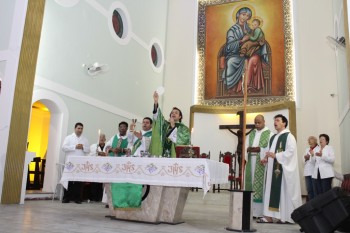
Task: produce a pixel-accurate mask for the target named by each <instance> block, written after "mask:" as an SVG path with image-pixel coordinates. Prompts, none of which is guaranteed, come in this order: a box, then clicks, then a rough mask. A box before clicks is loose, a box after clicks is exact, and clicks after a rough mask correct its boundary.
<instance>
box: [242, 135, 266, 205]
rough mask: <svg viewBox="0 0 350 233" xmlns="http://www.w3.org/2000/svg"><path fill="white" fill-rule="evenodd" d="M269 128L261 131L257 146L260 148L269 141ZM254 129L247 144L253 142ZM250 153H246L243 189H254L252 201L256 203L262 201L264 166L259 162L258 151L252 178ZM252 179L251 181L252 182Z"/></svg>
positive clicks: (250, 144) (264, 146)
mask: <svg viewBox="0 0 350 233" xmlns="http://www.w3.org/2000/svg"><path fill="white" fill-rule="evenodd" d="M270 133H271V131H270V130H265V131H264V132H262V133H261V135H260V139H259V147H260V149H262V148H266V147H267V146H268V143H269V138H270ZM255 134H256V130H253V131H252V132H251V133H250V134H249V146H250V147H251V146H252V145H253V142H254V138H255ZM251 156H252V154H251V153H248V161H247V165H246V173H245V190H252V191H254V194H253V201H254V202H256V203H262V201H263V191H264V185H263V183H264V172H265V166H264V165H262V164H261V163H260V153H257V154H256V163H255V171H254V179H252V172H251V171H252V159H251ZM252 180H253V182H252Z"/></svg>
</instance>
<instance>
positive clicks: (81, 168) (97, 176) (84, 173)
mask: <svg viewBox="0 0 350 233" xmlns="http://www.w3.org/2000/svg"><path fill="white" fill-rule="evenodd" d="M228 170H229V169H228V165H227V164H225V163H220V162H217V161H213V160H209V159H201V158H195V159H191V158H139V157H137V158H136V157H93V156H91V157H90V156H69V157H68V158H67V159H66V163H65V168H64V171H63V174H62V178H61V181H60V182H61V184H62V185H63V186H64V187H65V188H67V187H68V181H85V182H99V183H125V182H128V183H134V184H148V185H158V186H172V187H198V188H202V189H203V191H204V194H205V193H206V192H208V191H209V189H210V187H211V185H213V184H225V183H228V180H227V177H228Z"/></svg>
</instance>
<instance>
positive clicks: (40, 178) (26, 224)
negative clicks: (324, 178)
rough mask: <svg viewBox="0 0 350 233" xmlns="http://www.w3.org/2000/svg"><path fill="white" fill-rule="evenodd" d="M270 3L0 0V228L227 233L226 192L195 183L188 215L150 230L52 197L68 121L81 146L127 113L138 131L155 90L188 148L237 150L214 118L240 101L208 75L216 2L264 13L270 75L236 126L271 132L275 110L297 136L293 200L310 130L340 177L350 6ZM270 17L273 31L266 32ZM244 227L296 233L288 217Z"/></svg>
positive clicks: (345, 147)
mask: <svg viewBox="0 0 350 233" xmlns="http://www.w3.org/2000/svg"><path fill="white" fill-rule="evenodd" d="M269 1H273V2H274V4H271V5H273V6H270V10H271V8H272V7H276V9H280V14H281V15H282V16H281V17H282V18H281V19H280V21H279V22H277V21H278V19H277V20H274V19H273V17H272V18H271V15H273V14H272V13H271V12H269V7H267V6H263V5H264V4H265V3H262V2H263V1H262V0H227V1H226V0H147V1H142V0H103V1H102V0H26V1H22V0H13V1H3V2H1V3H0V9H6V14H1V16H0V25H1V27H0V28H1V31H2V33H1V34H0V106H1V112H0V116H1V117H0V197H1V198H0V200H1V201H0V203H1V204H0V207H1V208H0V216H1V218H0V219H2V220H0V222H1V223H2V225H4V224H5V225H6V227H5V228H4V229H3V230H0V231H1V232H63V231H66V232H111V231H112V230H113V229H117V228H118V232H151V231H152V232H179V231H183V232H226V229H225V227H226V226H227V222H228V217H227V216H228V214H229V213H228V212H229V210H228V207H227V206H228V205H229V193H228V192H227V191H226V192H225V191H222V192H220V193H218V192H216V193H213V192H212V190H210V191H209V192H208V193H207V194H206V195H205V196H204V197H203V191H202V190H199V191H198V192H196V191H194V192H192V191H190V192H189V196H188V198H187V202H186V205H185V209H184V212H183V216H182V217H183V219H184V222H185V223H183V224H178V225H166V224H160V225H152V224H144V223H137V224H134V223H130V222H127V221H110V220H109V219H108V218H105V215H106V213H107V212H106V209H105V208H104V205H103V204H101V203H83V205H80V206H77V205H72V204H71V205H62V204H61V202H60V198H61V196H60V195H62V187H61V186H60V185H59V180H60V178H61V177H60V176H61V173H62V167H61V166H60V165H59V164H64V163H65V154H64V152H63V151H62V149H61V147H62V143H63V140H64V138H65V137H66V136H67V135H68V134H71V133H72V132H73V131H74V124H75V123H76V122H82V123H83V124H84V131H83V135H84V136H85V137H86V138H88V140H89V142H90V143H91V144H92V143H96V142H98V140H99V136H100V134H101V132H103V133H104V134H105V135H106V137H107V138H110V137H112V136H113V135H114V134H115V133H116V132H117V130H118V124H119V122H121V121H125V122H128V123H130V122H131V119H137V127H138V128H139V129H140V128H141V122H142V119H143V118H144V117H146V116H148V117H152V110H153V97H152V96H153V93H154V92H155V91H157V92H158V93H159V94H160V98H159V106H160V108H161V109H162V112H164V113H168V112H170V111H171V110H172V108H173V107H175V106H176V107H178V108H180V109H181V110H182V113H183V123H184V124H185V125H187V126H188V127H189V128H190V131H191V145H193V146H196V147H199V148H200V152H201V153H210V159H211V160H215V161H219V155H220V154H221V153H222V152H226V151H230V152H232V153H235V152H236V150H237V148H238V144H239V138H238V136H237V135H235V133H232V130H227V129H228V128H225V125H226V126H227V125H240V124H241V122H240V121H241V119H240V116H239V115H238V114H237V112H239V111H242V109H243V107H244V106H243V105H244V103H243V96H242V95H241V96H238V97H237V96H234V95H236V94H235V93H233V92H229V91H228V92H225V87H224V85H225V83H220V84H219V82H220V81H221V75H222V72H225V71H222V70H221V71H220V70H219V68H220V69H221V63H220V58H218V56H219V55H218V54H220V53H221V52H222V51H219V49H220V46H221V45H222V44H225V42H226V31H227V29H228V27H227V26H222V25H221V24H219V25H221V28H222V30H223V31H224V33H221V34H216V33H217V32H218V31H217V30H218V29H217V28H220V27H217V26H214V27H212V28H210V25H212V24H214V25H215V24H218V22H220V21H215V17H213V18H209V16H210V14H211V13H212V12H211V10H213V9H214V8H215V7H216V8H217V9H216V10H217V11H218V12H220V11H219V10H220V7H221V8H224V7H226V8H225V9H228V8H230V7H231V6H232V7H231V8H234V9H236V8H237V9H238V8H239V7H242V6H243V5H244V6H248V7H250V8H252V9H254V10H253V14H256V15H258V16H260V17H262V18H264V17H265V18H264V19H265V20H264V22H263V23H261V25H260V26H261V28H262V29H263V31H264V33H265V39H266V41H268V42H269V47H268V51H270V52H269V57H268V58H269V60H270V61H271V63H270V66H271V67H270V68H269V69H266V70H264V71H263V72H264V75H266V74H268V75H269V76H270V77H272V78H271V80H270V81H268V80H267V81H266V80H264V84H263V86H264V88H263V90H261V92H259V91H258V92H256V93H254V91H256V90H253V91H252V92H250V91H248V94H247V95H248V96H247V99H248V103H247V114H246V124H247V125H249V124H250V125H251V124H254V117H255V116H256V115H257V114H263V115H264V117H265V120H266V126H267V127H268V128H270V129H271V130H272V131H273V130H274V121H273V118H274V116H275V115H277V114H283V115H285V116H287V118H288V120H289V129H290V131H291V132H292V133H293V135H294V136H295V138H296V141H297V154H298V165H299V176H300V177H299V179H300V185H301V194H302V196H303V200H304V201H305V197H306V196H307V191H306V187H305V182H304V178H303V167H304V158H303V155H304V154H303V153H304V151H305V148H306V147H307V146H308V142H307V140H308V138H309V136H316V137H318V136H319V135H320V134H322V133H326V134H328V135H329V136H330V145H332V146H333V148H334V150H335V162H334V165H333V167H334V170H335V171H336V172H337V173H339V174H347V173H350V154H349V153H350V144H349V143H348V142H347V138H349V137H350V130H349V129H350V111H349V110H350V104H349V103H350V94H349V93H350V82H349V80H350V74H349V72H348V68H347V67H348V66H349V64H350V63H349V61H350V50H349V49H348V41H349V25H350V24H349V19H350V18H349V17H348V12H349V9H350V8H349V6H350V2H349V1H348V0H332V1H330V0H307V1H305V0H269ZM209 6H214V7H212V8H210V7H209ZM228 6H230V7H228ZM264 7H265V8H264ZM278 7H280V8H278ZM231 8H230V9H231ZM218 9H219V10H218ZM259 9H265V11H262V10H260V11H259ZM273 10H275V9H273ZM273 10H271V11H273ZM213 11H214V10H213ZM229 12H230V13H229V14H228V16H225V17H226V18H225V20H226V21H227V22H228V25H230V24H231V25H232V24H234V23H235V21H236V19H235V16H233V15H234V14H233V13H232V9H231V10H230V11H229ZM259 14H260V15H259ZM268 16H270V18H268ZM209 19H211V20H212V21H211V20H209ZM261 22H262V21H261ZM269 24H270V26H271V27H273V26H274V27H277V26H276V25H280V27H281V30H280V31H278V32H274V31H271V30H269V29H268V28H269V27H270V26H269ZM213 28H214V29H215V30H214V29H213ZM210 30H213V31H210ZM206 33H207V34H206ZM210 33H212V34H210ZM209 35H210V36H211V37H212V39H211V37H210V36H209ZM276 38H277V39H276ZM278 38H281V41H279V40H278ZM209 42H210V43H211V44H210V45H212V46H214V47H215V46H216V47H217V48H218V49H217V50H216V49H211V47H210V46H207V45H208V43H209ZM216 47H215V48H216ZM212 50H215V51H214V53H211V52H212ZM281 51H282V52H281ZM217 69H218V70H219V71H218V70H217ZM218 72H221V73H220V74H218ZM265 77H266V76H265ZM281 80H282V81H281ZM277 84H279V86H277ZM219 85H221V86H219ZM248 90H249V89H248ZM232 93H233V94H232ZM276 93H277V94H276ZM280 93H282V94H280ZM230 95H231V96H230ZM232 95H233V96H232ZM237 95H238V94H237ZM236 166H238V167H237V169H236V170H240V169H241V168H240V167H239V165H238V164H236ZM237 175H238V174H237ZM337 185H339V181H338V180H335V179H334V180H333V186H337ZM225 188H226V189H227V187H225V185H224V189H225ZM51 199H52V200H51ZM31 215H33V216H31ZM15 216H16V217H15ZM96 216H98V217H97V218H96ZM14 219H15V220H14ZM35 219H40V221H41V222H45V223H40V224H39V223H33V222H32V221H34V220H35ZM203 219H205V221H203ZM9 221H14V222H16V224H6V223H8V222H9ZM203 222H205V223H203ZM41 224H43V225H41ZM100 224H101V225H103V227H102V228H101V227H99V225H100ZM269 225H273V226H269ZM254 227H255V228H257V230H258V232H281V231H282V232H299V226H298V225H297V224H294V225H293V224H290V225H289V224H288V225H287V224H286V225H276V224H267V225H266V224H254ZM48 228H50V229H51V231H47V229H48Z"/></svg>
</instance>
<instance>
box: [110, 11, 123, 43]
mask: <svg viewBox="0 0 350 233" xmlns="http://www.w3.org/2000/svg"><path fill="white" fill-rule="evenodd" d="M112 24H113V29H114V32H115V34H117V36H118V37H119V38H122V37H123V31H124V30H123V29H124V25H123V19H122V17H121V15H120V13H119V11H118V10H114V11H113V16H112Z"/></svg>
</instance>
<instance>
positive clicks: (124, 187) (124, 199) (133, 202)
mask: <svg viewBox="0 0 350 233" xmlns="http://www.w3.org/2000/svg"><path fill="white" fill-rule="evenodd" d="M116 147H120V148H123V149H125V148H127V147H128V139H127V138H125V139H122V138H121V137H120V138H118V135H115V137H114V139H113V142H112V148H116ZM123 155H125V153H122V152H120V153H118V154H117V156H118V157H120V156H123ZM109 156H115V154H113V153H109ZM111 193H112V202H113V206H114V208H140V207H141V199H142V185H140V184H130V183H112V184H111Z"/></svg>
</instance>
